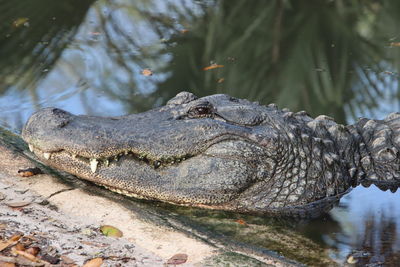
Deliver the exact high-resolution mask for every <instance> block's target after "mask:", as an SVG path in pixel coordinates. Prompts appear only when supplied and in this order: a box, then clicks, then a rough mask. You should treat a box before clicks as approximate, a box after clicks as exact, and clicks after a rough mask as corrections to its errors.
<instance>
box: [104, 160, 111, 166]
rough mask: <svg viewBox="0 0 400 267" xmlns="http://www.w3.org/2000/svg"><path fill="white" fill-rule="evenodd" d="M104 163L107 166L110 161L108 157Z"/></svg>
mask: <svg viewBox="0 0 400 267" xmlns="http://www.w3.org/2000/svg"><path fill="white" fill-rule="evenodd" d="M104 165H106V167H108V165H110V161H109V160H108V159H105V160H104Z"/></svg>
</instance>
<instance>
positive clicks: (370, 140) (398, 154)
mask: <svg viewBox="0 0 400 267" xmlns="http://www.w3.org/2000/svg"><path fill="white" fill-rule="evenodd" d="M349 130H350V131H351V132H352V134H353V137H354V138H355V139H356V140H357V141H358V142H357V141H356V143H358V144H359V145H358V147H356V148H355V151H353V153H354V154H353V155H354V163H355V166H357V168H356V169H355V175H354V178H355V183H356V184H362V185H364V186H369V185H371V184H375V185H376V186H377V187H379V188H380V189H382V190H388V189H390V190H391V191H392V192H395V191H396V190H397V188H398V187H400V113H391V114H390V115H388V116H387V117H386V118H385V119H383V120H370V119H366V118H362V119H360V120H359V121H358V122H357V123H356V124H354V125H351V126H349ZM350 154H352V153H350Z"/></svg>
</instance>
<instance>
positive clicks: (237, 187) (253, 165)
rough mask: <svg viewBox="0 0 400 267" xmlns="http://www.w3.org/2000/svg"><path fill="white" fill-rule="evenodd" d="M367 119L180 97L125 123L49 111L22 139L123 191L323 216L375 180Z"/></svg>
mask: <svg viewBox="0 0 400 267" xmlns="http://www.w3.org/2000/svg"><path fill="white" fill-rule="evenodd" d="M396 121H398V120H397V117H396ZM365 123H366V122H365V121H364V122H363V125H361V126H360V125H358V126H357V125H356V126H347V127H345V126H342V125H338V124H336V123H335V122H334V121H333V120H332V119H330V118H329V117H327V116H319V117H317V118H316V119H312V118H310V117H309V116H308V115H307V114H306V113H305V112H298V113H292V112H289V111H288V110H279V109H277V107H276V106H275V105H273V104H271V105H269V106H262V105H259V104H257V103H252V102H250V101H247V100H241V99H236V98H233V97H230V96H227V95H222V94H220V95H212V96H207V97H203V98H197V97H196V96H195V95H193V94H191V93H188V92H182V93H180V94H178V95H177V96H176V97H174V98H173V99H171V100H170V101H169V102H168V103H167V104H166V105H165V106H163V107H160V108H156V109H153V110H150V111H147V112H144V113H141V114H133V115H128V116H121V117H109V118H105V117H94V116H75V115H72V114H71V113H68V112H66V111H63V110H60V109H56V108H45V109H42V110H40V111H38V112H36V113H35V114H33V115H32V116H31V118H30V119H29V121H28V122H27V124H26V125H25V127H24V129H23V133H22V136H23V138H24V140H25V141H26V142H27V143H28V144H29V147H30V149H31V150H32V151H33V152H34V153H35V154H36V155H37V156H38V157H39V158H40V159H41V160H42V161H44V162H45V163H46V164H48V165H50V166H52V167H55V168H57V169H61V170H64V171H67V172H69V173H72V174H75V175H77V176H78V177H81V178H83V179H86V180H89V181H92V182H95V183H97V184H100V185H102V186H105V187H107V188H109V189H111V190H114V191H117V192H119V193H122V194H125V195H129V196H134V197H138V198H145V199H152V200H160V201H164V202H169V203H174V204H179V205H189V206H197V207H206V208H212V209H222V210H233V211H239V212H251V213H264V214H265V213H267V214H281V215H294V216H317V215H319V214H320V213H322V212H324V211H326V210H328V209H329V208H331V206H332V205H333V204H334V203H335V202H337V201H338V199H339V198H340V197H341V196H342V195H343V194H344V193H346V192H347V191H348V189H349V188H350V187H351V185H354V184H357V183H358V182H361V181H363V179H364V180H366V181H367V180H368V177H369V176H368V173H367V171H366V170H367V169H368V168H370V167H369V166H367V167H366V168H365V166H364V167H363V165H362V160H363V159H364V158H365V156H366V155H365V153H364V154H362V153H361V152H362V149H361V148H360V145H361V144H364V150H365V147H366V146H365V144H366V143H365V142H364V143H363V142H362V140H363V136H362V134H360V133H359V128H360V127H361V128H362V127H363V126H364V124H365ZM375 139H376V138H375ZM373 141H374V140H371V142H373ZM367 144H368V143H367ZM385 151H386V150H385ZM387 153H389V154H390V151H389V152H387ZM387 153H386V154H387ZM396 153H397V152H396ZM386 154H385V155H386ZM390 160H393V159H390ZM394 160H397V161H398V159H397V156H396V159H394ZM364 161H366V160H364ZM371 161H373V158H372V159H371ZM372 163H373V162H372ZM372 163H371V162H370V163H369V164H370V165H371V164H372ZM397 166H398V164H397ZM370 169H372V170H369V169H368V170H369V172H371V173H372V174H376V172H374V170H375V169H373V168H370ZM372 174H371V175H370V176H371V177H372ZM368 181H369V180H368ZM396 181H397V180H396ZM384 184H385V182H384ZM396 186H397V184H396Z"/></svg>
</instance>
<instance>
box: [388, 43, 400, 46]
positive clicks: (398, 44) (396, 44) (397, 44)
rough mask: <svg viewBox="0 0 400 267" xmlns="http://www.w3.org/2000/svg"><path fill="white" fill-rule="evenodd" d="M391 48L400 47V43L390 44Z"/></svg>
mask: <svg viewBox="0 0 400 267" xmlns="http://www.w3.org/2000/svg"><path fill="white" fill-rule="evenodd" d="M390 46H397V47H400V42H392V43H390Z"/></svg>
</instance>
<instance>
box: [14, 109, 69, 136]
mask: <svg viewBox="0 0 400 267" xmlns="http://www.w3.org/2000/svg"><path fill="white" fill-rule="evenodd" d="M73 116H74V115H72V114H71V113H69V112H67V111H64V110H61V109H58V108H44V109H41V110H39V111H37V112H36V113H35V114H33V115H32V116H31V117H30V118H29V120H28V122H27V123H26V125H25V127H24V129H23V130H22V137H23V138H24V140H25V141H27V142H28V143H30V141H31V138H32V137H33V136H38V135H44V136H45V135H47V134H49V133H51V132H53V131H55V130H57V129H61V128H63V127H64V126H66V125H67V124H68V123H69V122H70V121H71V120H72V117H73Z"/></svg>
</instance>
